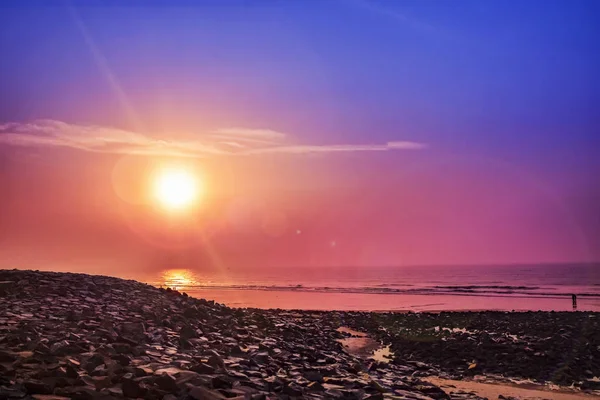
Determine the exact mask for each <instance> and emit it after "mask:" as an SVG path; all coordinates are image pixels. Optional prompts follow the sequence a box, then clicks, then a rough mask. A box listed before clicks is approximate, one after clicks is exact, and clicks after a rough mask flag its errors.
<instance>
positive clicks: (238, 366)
mask: <svg viewBox="0 0 600 400" xmlns="http://www.w3.org/2000/svg"><path fill="white" fill-rule="evenodd" d="M599 325H600V323H599V321H598V315H597V314H594V313H582V312H577V313H491V312H486V313H440V314H410V313H409V314H393V313H357V312H337V311H335V312H334V311H332V312H310V311H293V312H289V311H279V310H257V309H232V308H229V307H226V306H223V305H220V304H216V303H214V302H212V301H206V300H202V299H196V298H192V297H189V296H187V295H186V294H184V293H179V292H176V291H174V290H170V289H158V288H155V287H153V286H149V285H146V284H142V283H139V282H135V281H127V280H122V279H117V278H111V277H104V276H91V275H83V274H70V273H52V272H37V271H18V270H0V399H19V398H27V399H40V400H42V399H45V400H52V399H66V398H74V399H112V398H144V399H165V400H175V399H196V400H200V399H224V398H238V399H290V398H315V399H318V398H332V399H383V398H398V399H432V398H433V399H450V398H452V399H477V398H480V397H479V396H477V395H476V394H474V393H469V392H464V391H460V390H454V391H452V390H447V389H446V390H442V389H441V388H440V387H438V386H436V385H434V384H432V383H429V382H428V381H427V380H426V377H428V376H438V377H440V376H441V377H450V378H454V379H463V378H465V377H468V376H471V375H474V374H495V375H503V376H507V377H522V378H530V379H535V380H539V381H542V382H556V383H560V384H566V385H570V384H574V385H577V386H579V387H581V388H582V389H583V390H586V391H591V390H595V389H600V386H599V382H598V379H597V378H596V377H599V376H600V326H599ZM340 327H350V328H352V329H355V330H358V331H361V332H365V333H367V334H368V335H369V336H371V337H372V338H373V339H376V340H378V341H380V342H381V343H384V344H388V345H390V348H391V350H392V351H393V353H394V356H393V358H392V359H391V360H390V361H391V362H381V361H375V360H372V359H368V358H365V357H362V358H361V357H357V356H355V355H352V354H350V352H349V351H348V349H347V348H345V347H344V346H343V345H342V343H341V340H342V339H344V338H346V337H348V336H349V335H350V334H349V333H347V332H342V331H340V330H339V328H340Z"/></svg>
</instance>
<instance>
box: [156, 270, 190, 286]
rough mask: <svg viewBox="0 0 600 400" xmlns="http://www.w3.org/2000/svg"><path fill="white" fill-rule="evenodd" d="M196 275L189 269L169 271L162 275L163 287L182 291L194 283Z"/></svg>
mask: <svg viewBox="0 0 600 400" xmlns="http://www.w3.org/2000/svg"><path fill="white" fill-rule="evenodd" d="M194 281H195V280H194V274H193V273H192V271H190V270H188V269H168V270H165V271H164V272H163V273H162V285H163V286H165V287H170V288H172V289H175V290H182V289H185V288H187V287H189V286H190V285H192V284H193V283H194Z"/></svg>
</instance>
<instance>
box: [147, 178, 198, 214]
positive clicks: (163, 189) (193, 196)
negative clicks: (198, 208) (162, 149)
mask: <svg viewBox="0 0 600 400" xmlns="http://www.w3.org/2000/svg"><path fill="white" fill-rule="evenodd" d="M153 194H154V198H155V199H156V200H158V202H159V203H161V204H162V205H163V206H164V207H165V208H167V209H169V210H180V209H184V208H187V207H191V206H192V205H193V204H194V203H195V202H196V200H198V197H199V183H198V179H197V177H196V176H195V175H194V174H193V173H191V172H190V171H188V170H186V169H181V168H165V169H163V170H160V171H159V172H158V173H157V174H156V176H155V178H154V184H153Z"/></svg>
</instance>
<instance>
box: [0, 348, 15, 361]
mask: <svg viewBox="0 0 600 400" xmlns="http://www.w3.org/2000/svg"><path fill="white" fill-rule="evenodd" d="M16 360H17V356H16V355H14V354H12V353H9V352H7V351H2V350H0V362H13V361H16Z"/></svg>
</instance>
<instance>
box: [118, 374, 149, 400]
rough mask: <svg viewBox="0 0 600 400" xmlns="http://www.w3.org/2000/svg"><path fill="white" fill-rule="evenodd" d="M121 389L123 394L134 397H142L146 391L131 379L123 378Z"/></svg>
mask: <svg viewBox="0 0 600 400" xmlns="http://www.w3.org/2000/svg"><path fill="white" fill-rule="evenodd" d="M121 390H122V391H123V396H125V397H131V398H134V399H136V398H138V397H144V394H145V393H146V389H145V388H144V387H143V386H142V385H141V384H140V383H139V382H136V381H134V380H133V379H124V380H123V383H122V384H121Z"/></svg>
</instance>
